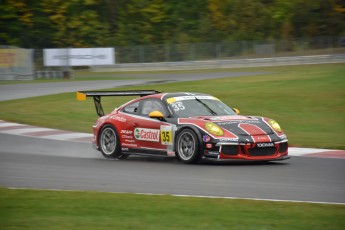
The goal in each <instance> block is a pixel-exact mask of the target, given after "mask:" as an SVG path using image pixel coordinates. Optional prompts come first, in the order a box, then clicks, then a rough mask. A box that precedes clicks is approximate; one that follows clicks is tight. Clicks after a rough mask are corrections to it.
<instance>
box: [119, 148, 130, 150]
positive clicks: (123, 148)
mask: <svg viewBox="0 0 345 230" xmlns="http://www.w3.org/2000/svg"><path fill="white" fill-rule="evenodd" d="M121 150H122V151H129V149H128V148H121Z"/></svg>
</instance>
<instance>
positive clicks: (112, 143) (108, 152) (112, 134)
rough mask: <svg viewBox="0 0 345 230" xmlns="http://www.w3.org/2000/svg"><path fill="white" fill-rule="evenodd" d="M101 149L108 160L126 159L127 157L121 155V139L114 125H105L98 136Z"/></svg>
mask: <svg viewBox="0 0 345 230" xmlns="http://www.w3.org/2000/svg"><path fill="white" fill-rule="evenodd" d="M98 144H99V148H100V150H101V152H102V154H103V156H104V157H106V158H111V159H125V158H126V156H125V155H123V154H121V150H120V138H119V136H118V134H117V132H116V129H115V128H114V127H113V126H112V125H105V126H104V127H103V128H102V130H101V131H100V133H99V136H98Z"/></svg>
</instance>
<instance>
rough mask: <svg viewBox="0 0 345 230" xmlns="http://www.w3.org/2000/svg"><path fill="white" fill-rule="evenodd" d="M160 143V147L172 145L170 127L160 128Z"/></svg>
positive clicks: (163, 126)
mask: <svg viewBox="0 0 345 230" xmlns="http://www.w3.org/2000/svg"><path fill="white" fill-rule="evenodd" d="M160 136H161V143H162V145H172V144H173V130H172V126H170V125H169V126H165V125H162V126H161V135H160Z"/></svg>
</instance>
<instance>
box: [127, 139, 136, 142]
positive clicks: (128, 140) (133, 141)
mask: <svg viewBox="0 0 345 230" xmlns="http://www.w3.org/2000/svg"><path fill="white" fill-rule="evenodd" d="M125 142H128V143H135V140H129V139H126V140H125Z"/></svg>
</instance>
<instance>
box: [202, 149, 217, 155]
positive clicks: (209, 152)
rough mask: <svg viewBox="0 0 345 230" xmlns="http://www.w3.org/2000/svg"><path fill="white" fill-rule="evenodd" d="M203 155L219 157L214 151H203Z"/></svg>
mask: <svg viewBox="0 0 345 230" xmlns="http://www.w3.org/2000/svg"><path fill="white" fill-rule="evenodd" d="M204 153H205V155H212V156H218V155H219V152H216V151H208V150H205V151H204Z"/></svg>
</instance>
